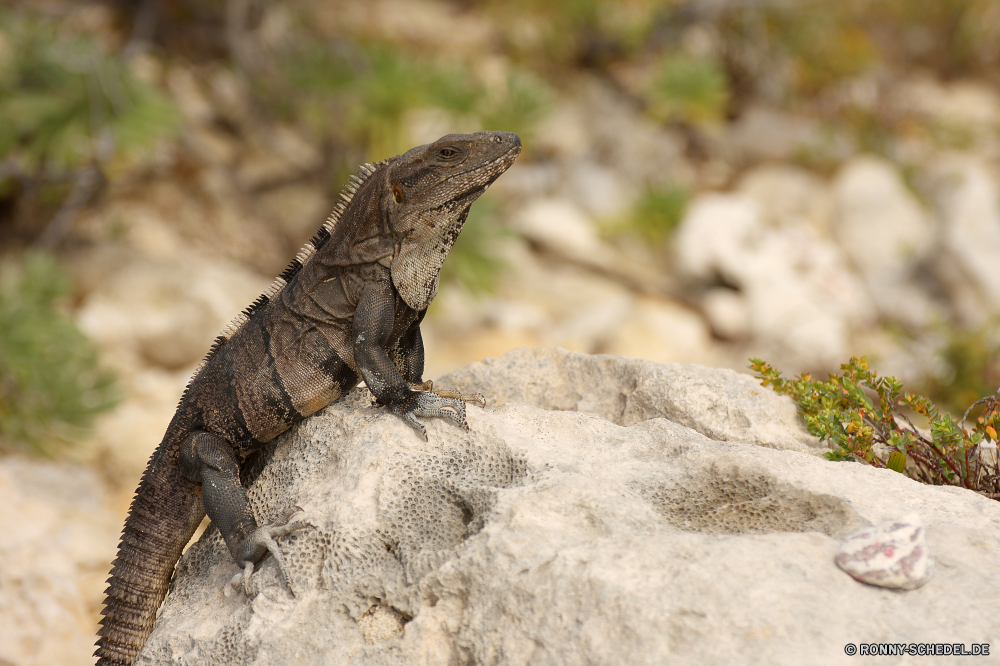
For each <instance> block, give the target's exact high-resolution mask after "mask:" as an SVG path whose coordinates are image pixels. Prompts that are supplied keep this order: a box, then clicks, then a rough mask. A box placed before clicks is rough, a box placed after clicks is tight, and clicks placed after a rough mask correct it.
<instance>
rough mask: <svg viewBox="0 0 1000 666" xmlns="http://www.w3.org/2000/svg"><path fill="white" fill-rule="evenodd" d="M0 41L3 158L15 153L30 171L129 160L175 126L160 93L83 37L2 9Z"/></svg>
mask: <svg viewBox="0 0 1000 666" xmlns="http://www.w3.org/2000/svg"><path fill="white" fill-rule="evenodd" d="M0 41H2V42H3V43H4V46H5V48H3V49H2V50H0V159H2V158H5V157H11V156H12V157H14V158H15V159H16V160H17V161H18V162H19V163H20V164H21V166H22V169H23V170H24V171H26V172H28V173H34V172H36V171H38V170H40V169H41V168H42V167H45V168H47V169H48V170H49V171H55V172H57V173H58V172H59V171H66V170H71V169H75V168H77V167H79V166H82V165H84V164H87V163H88V162H90V161H91V160H93V159H94V158H95V157H101V158H102V159H107V158H109V157H111V156H113V155H133V154H135V153H136V152H137V151H140V150H142V149H143V148H145V147H147V146H149V145H151V144H152V143H153V142H155V141H156V140H157V139H159V138H160V137H162V136H164V135H167V134H169V133H171V132H173V131H174V130H175V129H176V128H177V126H178V120H179V116H178V115H177V113H176V111H175V109H174V107H173V105H172V103H171V102H170V101H169V100H168V99H167V98H166V97H165V96H164V95H162V94H161V93H159V92H158V91H157V90H155V89H154V88H152V87H150V86H149V85H147V84H145V83H143V82H141V81H139V80H138V79H136V78H135V77H133V76H132V75H131V74H130V73H129V71H128V69H127V68H125V67H124V66H123V65H122V64H121V63H120V62H119V61H118V60H117V59H115V58H113V57H110V56H107V55H104V54H101V53H100V52H99V50H98V49H97V47H96V46H95V45H94V43H93V42H92V41H90V40H88V39H85V38H75V39H67V38H61V37H59V36H58V35H57V33H56V29H55V26H54V25H53V24H52V23H51V22H48V21H45V20H42V19H37V18H32V17H29V16H23V15H20V14H15V13H10V12H2V13H0ZM99 142H105V143H107V144H108V147H107V148H103V149H101V150H99V149H98V143H99ZM102 151H103V154H100V155H99V153H100V152H102Z"/></svg>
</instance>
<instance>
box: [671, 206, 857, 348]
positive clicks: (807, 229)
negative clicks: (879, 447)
mask: <svg viewBox="0 0 1000 666" xmlns="http://www.w3.org/2000/svg"><path fill="white" fill-rule="evenodd" d="M674 256H675V259H676V267H677V271H678V273H679V274H680V275H681V277H683V278H684V279H686V280H687V281H688V282H691V283H694V284H696V285H703V286H706V287H711V286H713V285H715V284H717V283H718V281H719V280H720V279H721V280H722V281H723V282H725V283H726V284H727V285H729V286H732V287H735V288H736V289H737V290H738V291H739V292H740V296H741V297H742V298H743V299H744V302H745V310H746V312H748V313H749V322H748V330H749V334H750V337H751V338H752V340H753V341H754V343H755V344H756V345H757V346H760V345H766V346H768V347H770V348H771V349H774V350H775V351H776V353H774V354H770V356H771V357H772V358H773V357H775V356H778V357H780V358H781V359H782V360H783V362H784V364H785V365H792V366H795V367H802V366H803V365H806V364H810V367H816V366H817V365H819V366H828V367H836V364H837V363H840V362H841V360H842V359H843V358H845V357H847V356H848V349H849V341H850V337H851V333H852V331H853V330H855V329H861V328H864V327H866V326H868V325H869V324H870V323H871V322H872V321H873V320H874V318H875V311H874V309H873V308H872V305H871V301H870V299H869V298H868V295H867V293H866V292H865V289H864V286H863V284H862V283H861V282H860V280H859V279H858V277H857V275H856V274H855V273H854V271H853V270H852V269H851V267H850V266H849V265H848V263H847V261H846V258H845V257H844V255H843V253H842V252H841V251H840V249H839V248H838V247H837V246H836V245H835V244H834V243H833V242H832V241H831V240H829V239H827V238H824V237H823V236H822V235H821V234H820V232H819V231H818V230H817V228H816V227H815V225H813V224H812V223H810V222H808V221H805V220H803V219H799V218H792V219H785V220H784V224H782V225H781V226H777V227H773V226H769V225H768V224H765V222H764V218H763V217H762V214H761V208H760V206H759V205H758V204H757V203H756V201H755V200H754V199H753V198H751V197H750V196H747V195H742V194H707V195H701V196H699V197H697V198H696V199H695V200H694V201H693V202H692V203H691V205H690V206H689V207H688V210H687V213H686V214H685V216H684V219H683V221H682V222H681V225H680V227H679V228H678V230H677V234H676V236H675V240H674Z"/></svg>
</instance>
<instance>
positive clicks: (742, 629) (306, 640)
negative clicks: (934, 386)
mask: <svg viewBox="0 0 1000 666" xmlns="http://www.w3.org/2000/svg"><path fill="white" fill-rule="evenodd" d="M436 385H437V386H439V387H441V388H453V389H458V390H462V391H463V392H470V391H472V390H475V391H481V392H482V393H484V394H485V395H487V396H489V397H490V398H491V399H492V400H491V403H490V405H489V406H488V407H487V408H486V409H485V410H484V409H480V408H479V407H477V406H470V407H469V410H468V415H469V423H470V426H471V429H470V431H469V432H465V431H463V430H462V429H460V428H458V427H456V426H454V425H453V424H450V423H447V422H444V421H441V420H425V423H426V425H427V430H428V436H429V441H428V442H424V441H422V440H421V438H420V437H419V436H418V435H417V434H416V433H415V431H414V430H413V429H412V428H411V427H410V426H408V425H406V424H405V423H403V422H402V421H401V420H400V419H398V418H397V417H395V416H393V415H392V414H390V413H388V412H387V410H382V409H373V408H372V407H371V398H370V394H368V393H367V392H366V391H364V390H363V389H359V390H356V391H354V392H352V393H351V394H350V395H349V396H347V397H346V398H345V399H344V400H341V401H339V402H337V403H335V404H333V405H331V406H330V407H328V408H327V409H325V410H323V411H322V412H321V413H319V414H317V415H316V416H314V417H312V418H310V419H307V420H306V421H305V422H303V423H302V424H301V425H299V426H298V427H296V428H295V429H293V430H292V431H290V432H289V433H287V434H285V435H283V436H282V437H280V438H279V439H278V440H275V442H273V443H272V444H271V445H269V447H268V448H267V451H266V455H265V456H264V458H265V459H266V460H267V464H266V465H265V466H263V468H262V471H260V473H259V475H258V476H257V478H256V480H255V481H254V482H253V485H252V487H251V489H250V491H249V494H250V499H251V503H252V504H253V507H254V510H255V511H256V513H257V516H258V518H259V519H261V520H262V521H268V520H272V519H274V518H276V517H278V516H280V515H281V514H282V513H283V512H284V511H285V510H287V508H288V507H291V506H300V507H302V508H303V510H304V513H303V514H301V515H300V516H299V517H297V518H296V520H304V521H306V522H308V523H309V525H310V527H308V528H306V529H303V530H301V531H299V532H296V533H295V534H293V535H291V536H288V537H285V538H283V539H281V540H280V544H281V546H282V551H283V552H284V553H285V558H286V561H287V564H288V568H289V573H290V575H291V579H292V585H293V588H294V591H295V596H292V594H291V593H290V592H289V590H288V589H287V588H286V587H285V585H284V582H283V580H282V578H281V576H280V575H279V573H278V571H277V568H276V566H275V564H274V562H273V561H272V559H271V558H269V557H268V558H265V559H264V560H262V562H261V563H260V564H259V565H258V571H257V573H255V574H254V576H253V578H252V579H251V581H250V583H249V585H248V586H247V589H246V592H245V593H244V592H242V591H240V592H235V593H233V592H232V591H229V592H228V593H227V585H228V582H229V580H230V578H231V577H232V575H233V574H234V573H236V566H235V564H234V563H233V562H232V559H231V558H230V556H229V553H228V551H227V550H226V548H225V546H224V544H223V542H222V540H221V539H220V538H219V535H218V533H217V532H216V531H215V530H214V529H213V528H210V529H209V530H207V531H206V533H205V535H204V536H203V537H202V538H201V539H200V541H198V542H197V543H195V544H193V545H192V546H191V547H190V548H189V549H188V551H187V553H186V554H185V555H184V557H183V558H182V559H181V562H180V563H179V565H178V569H177V574H176V577H175V580H174V583H173V586H172V588H171V591H170V594H169V596H168V598H167V601H166V602H165V604H164V607H163V609H162V610H161V613H160V617H159V619H158V620H157V624H156V628H155V629H154V632H153V634H152V636H151V638H150V640H149V643H148V644H147V646H146V648H145V649H144V651H143V652H142V653H141V655H140V657H139V660H138V662H137V663H138V664H142V665H145V666H149V665H152V664H158V665H159V664H163V665H166V664H218V665H220V666H229V665H236V664H241V665H242V664H257V665H261V666H263V665H264V664H268V665H281V664H317V665H318V664H386V665H388V664H441V665H445V664H620V663H622V655H623V654H624V653H626V652H627V654H628V662H629V663H632V664H662V663H706V664H729V663H747V664H799V663H803V656H804V655H808V658H807V659H806V661H807V662H808V663H816V664H827V663H829V664H833V663H841V662H846V661H848V660H849V659H850V658H849V657H846V656H845V654H844V645H845V644H846V643H849V642H853V643H860V642H911V641H912V640H919V641H921V642H956V641H963V640H964V641H965V642H966V643H970V642H991V643H993V644H994V645H996V644H1000V625H998V624H997V623H996V622H995V621H993V620H991V618H992V617H994V610H993V609H994V605H995V594H994V593H992V592H991V591H990V586H989V585H984V584H983V582H984V578H983V576H984V575H986V572H989V571H995V570H997V567H998V565H1000V505H998V504H997V503H996V502H993V501H990V500H987V499H985V498H983V497H981V496H979V495H976V494H974V493H971V492H968V491H963V490H959V489H952V488H934V487H927V486H922V485H920V484H917V483H916V482H913V481H911V480H909V479H906V478H905V477H903V476H902V475H901V474H897V473H895V472H892V471H889V470H877V469H873V468H870V467H866V466H863V465H859V464H853V463H833V462H829V461H826V460H824V459H822V458H820V457H818V456H816V455H815V453H814V452H816V451H821V450H822V448H821V447H820V446H819V444H818V443H817V442H815V441H811V440H810V438H809V436H808V434H807V433H805V432H804V430H803V429H802V427H801V425H800V424H798V423H796V422H794V421H793V420H792V419H791V417H790V416H789V414H791V415H792V416H794V405H792V404H791V402H790V401H788V400H786V399H785V398H781V397H779V396H776V395H774V394H773V393H771V392H770V391H768V390H765V389H762V388H761V387H760V386H759V385H757V383H756V382H755V381H754V380H753V379H752V378H750V377H748V376H745V375H739V374H737V373H733V372H731V371H722V370H712V369H707V368H699V367H697V366H681V365H673V366H669V365H667V366H665V365H658V364H655V363H649V362H644V361H637V360H632V359H624V358H617V357H609V356H603V357H602V356H597V357H593V356H586V355H583V354H573V353H570V352H564V351H561V350H516V351H514V352H511V353H509V354H507V355H506V356H504V357H502V358H500V359H492V360H489V361H485V362H483V363H477V364H473V365H472V366H469V367H468V368H466V369H464V370H461V371H458V372H457V373H454V374H453V375H451V376H448V377H444V378H442V379H441V380H439V381H437V382H436ZM722 440H729V441H722ZM782 449H785V450H782ZM787 449H793V450H787ZM794 449H801V450H798V451H796V450H794ZM909 510H913V511H917V512H918V513H919V514H920V515H921V517H922V519H923V521H924V524H925V526H926V531H927V540H928V544H929V547H930V548H931V549H932V551H933V552H934V556H935V559H936V561H937V562H938V563H939V565H940V566H939V568H938V571H937V573H936V574H935V576H934V577H933V578H932V579H931V580H930V581H929V582H928V583H927V584H926V585H924V586H922V587H920V588H919V589H917V590H913V591H908V592H905V593H900V592H898V591H890V590H885V589H879V588H875V587H872V586H868V585H864V584H862V583H858V582H857V581H855V580H853V579H851V578H850V577H849V576H848V575H847V574H845V573H844V572H842V571H841V570H840V569H838V568H837V566H836V565H835V564H834V556H835V554H836V552H837V548H838V545H839V543H840V540H841V539H843V538H844V537H845V536H847V535H848V534H850V533H851V532H853V531H855V530H857V529H859V528H863V527H866V526H869V525H873V524H877V523H879V522H882V521H884V520H887V519H889V518H892V517H893V516H897V515H900V514H902V513H905V512H906V511H909ZM962 663H964V662H962Z"/></svg>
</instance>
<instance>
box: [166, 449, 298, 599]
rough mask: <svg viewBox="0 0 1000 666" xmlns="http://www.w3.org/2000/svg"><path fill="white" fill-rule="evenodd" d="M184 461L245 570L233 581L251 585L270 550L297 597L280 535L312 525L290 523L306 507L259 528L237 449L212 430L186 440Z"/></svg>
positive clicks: (190, 477) (212, 515) (227, 543)
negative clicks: (279, 545) (242, 476)
mask: <svg viewBox="0 0 1000 666" xmlns="http://www.w3.org/2000/svg"><path fill="white" fill-rule="evenodd" d="M181 465H182V470H183V472H184V475H185V476H186V477H187V478H189V479H191V480H192V481H194V482H195V483H198V484H200V485H201V501H202V504H204V506H205V513H206V514H208V517H209V519H210V520H211V521H212V523H213V524H215V526H216V527H217V528H218V529H219V532H220V533H221V534H222V538H223V539H224V540H225V542H226V546H227V547H228V548H229V553H230V554H231V555H232V556H233V560H234V561H235V562H236V566H238V567H239V568H240V569H242V572H241V573H240V574H237V575H236V576H235V577H234V579H233V583H234V584H236V583H238V582H239V581H240V579H242V581H243V584H244V585H245V584H246V583H247V582H248V581H249V580H250V576H251V574H252V573H253V570H254V564H256V562H257V561H259V560H260V559H261V558H262V557H263V556H264V554H265V553H271V555H272V556H274V560H275V562H277V564H278V569H280V570H281V574H282V576H283V577H284V579H285V583H286V584H287V585H288V589H289V591H291V592H292V594H293V595H294V594H295V592H294V591H293V590H292V583H291V579H290V578H289V576H288V569H287V568H286V566H285V561H284V558H283V557H282V556H281V549H280V548H278V544H277V543H276V542H275V539H277V538H279V537H282V536H285V535H286V534H290V533H292V532H294V531H296V530H299V529H302V528H303V527H305V526H306V525H305V524H304V523H294V524H288V521H289V520H290V519H291V517H292V516H293V515H294V514H295V513H297V512H298V511H301V509H299V508H298V507H296V508H295V509H294V510H292V511H290V512H287V513H286V515H285V516H284V517H283V519H282V520H280V521H278V522H277V523H273V524H271V525H264V526H262V527H258V526H257V520H256V519H255V518H254V516H253V512H252V511H251V510H250V502H249V500H248V499H247V493H246V490H245V489H244V488H243V485H242V484H241V483H240V468H239V461H238V460H237V458H236V454H235V452H234V451H233V447H232V445H231V444H230V443H229V442H227V441H226V440H225V439H223V438H222V437H219V436H217V435H213V434H212V433H209V432H205V431H196V432H193V433H191V434H190V435H189V436H188V437H187V439H186V440H184V443H183V444H182V445H181Z"/></svg>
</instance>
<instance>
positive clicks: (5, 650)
mask: <svg viewBox="0 0 1000 666" xmlns="http://www.w3.org/2000/svg"><path fill="white" fill-rule="evenodd" d="M120 532H121V519H120V517H119V516H118V514H117V512H116V511H114V510H112V508H111V506H110V501H109V497H108V496H107V493H106V492H105V490H104V488H103V487H102V484H101V482H100V479H99V478H98V475H97V474H96V473H95V472H94V470H92V469H89V468H86V467H83V466H81V465H74V464H71V463H67V462H56V461H52V460H35V459H30V458H22V457H16V456H5V457H2V458H0V534H2V535H3V539H0V664H4V666H8V665H9V666H36V665H40V664H61V665H64V666H92V664H93V663H94V657H93V656H92V655H93V654H94V641H95V631H96V626H97V620H98V619H99V615H98V613H99V610H100V606H99V604H100V600H101V599H102V598H103V592H104V589H105V587H106V584H105V581H106V579H107V575H108V568H109V565H110V563H111V560H112V559H113V558H114V554H115V546H116V545H117V543H118V535H119V534H120Z"/></svg>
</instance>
